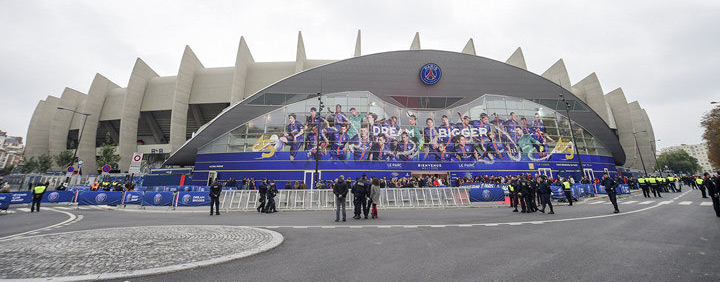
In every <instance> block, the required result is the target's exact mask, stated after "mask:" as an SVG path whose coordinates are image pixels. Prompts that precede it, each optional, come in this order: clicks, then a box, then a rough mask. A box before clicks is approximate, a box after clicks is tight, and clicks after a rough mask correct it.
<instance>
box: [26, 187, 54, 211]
mask: <svg viewBox="0 0 720 282" xmlns="http://www.w3.org/2000/svg"><path fill="white" fill-rule="evenodd" d="M48 186H50V182H45V183H41V184H38V185H36V186H35V187H34V188H33V191H32V192H33V197H32V204H31V206H30V212H35V210H36V208H35V207H37V211H38V212H40V201H42V197H43V194H45V190H46V189H47V187H48Z"/></svg>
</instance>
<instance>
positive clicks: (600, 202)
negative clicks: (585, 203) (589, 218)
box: [590, 201, 607, 205]
mask: <svg viewBox="0 0 720 282" xmlns="http://www.w3.org/2000/svg"><path fill="white" fill-rule="evenodd" d="M603 203H607V202H604V201H597V202H592V203H590V204H591V205H597V204H603Z"/></svg>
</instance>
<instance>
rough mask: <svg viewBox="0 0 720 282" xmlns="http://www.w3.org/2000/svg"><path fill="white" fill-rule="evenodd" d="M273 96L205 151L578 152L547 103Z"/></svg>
mask: <svg viewBox="0 0 720 282" xmlns="http://www.w3.org/2000/svg"><path fill="white" fill-rule="evenodd" d="M271 96H272V97H270V96H261V97H259V98H257V99H260V98H262V99H260V100H262V101H260V100H257V99H256V100H257V101H258V102H256V103H255V104H258V105H260V104H268V101H269V103H271V104H273V105H284V106H282V107H281V108H279V109H276V110H274V111H272V112H269V113H267V114H264V115H262V116H260V117H257V118H255V119H253V120H251V121H250V122H247V123H245V124H242V125H240V126H238V127H237V128H235V129H234V130H232V131H230V132H229V133H227V134H225V135H223V136H221V137H220V138H218V139H215V140H214V141H212V142H211V143H209V144H206V145H205V146H203V147H202V148H200V149H199V153H201V154H207V153H234V152H261V151H266V150H267V149H268V148H270V149H271V150H272V151H273V152H290V154H289V155H290V159H293V158H294V157H296V156H297V154H305V155H306V156H308V158H310V157H320V158H321V159H338V160H368V161H373V160H384V161H387V160H392V161H417V160H424V161H482V162H490V161H493V160H497V159H505V160H520V158H521V157H522V156H527V157H528V158H530V159H531V160H543V159H547V158H549V156H550V155H552V154H553V153H563V154H571V153H573V152H572V151H573V145H574V144H573V143H572V138H571V133H570V124H569V120H568V119H567V117H565V116H564V115H563V114H562V113H564V112H562V111H556V110H555V108H557V107H549V106H547V105H543V104H548V103H547V101H535V102H533V101H529V100H523V99H520V98H515V97H509V96H503V95H494V94H486V95H482V96H481V97H479V98H477V99H475V100H474V101H471V102H469V103H466V104H464V105H459V106H458V105H456V104H457V102H458V101H459V100H460V98H457V99H455V98H453V97H446V98H443V99H442V101H440V100H438V99H434V100H432V101H431V100H427V101H424V98H418V97H393V99H394V100H396V101H397V103H398V104H401V105H403V106H397V105H396V104H393V103H389V102H386V101H383V100H381V99H380V98H378V97H376V96H375V95H373V94H372V93H370V92H366V91H356V92H340V93H333V94H326V95H323V96H322V97H321V101H322V104H323V108H322V109H321V108H320V101H319V100H318V99H317V96H314V95H308V94H273V95H271ZM299 98H302V99H304V100H300V101H298V99H299ZM436 100H437V101H436ZM536 102H538V103H536ZM539 102H545V103H542V104H540V103H539ZM250 104H251V105H252V104H253V103H250ZM574 110H583V109H574ZM573 129H574V132H573V133H574V137H575V140H576V142H577V147H578V150H579V152H580V154H587V155H600V156H611V154H610V152H609V150H607V149H606V147H605V146H603V145H602V144H601V143H600V142H599V141H598V140H597V139H596V138H595V137H593V136H592V135H591V134H590V133H589V132H588V131H587V130H585V129H583V128H582V127H580V126H579V125H577V124H576V123H573Z"/></svg>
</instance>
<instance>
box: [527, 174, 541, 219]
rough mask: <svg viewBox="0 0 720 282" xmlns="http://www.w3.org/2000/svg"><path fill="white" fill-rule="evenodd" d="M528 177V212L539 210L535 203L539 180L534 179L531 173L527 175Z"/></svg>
mask: <svg viewBox="0 0 720 282" xmlns="http://www.w3.org/2000/svg"><path fill="white" fill-rule="evenodd" d="M526 179H527V185H528V186H527V194H525V203H527V206H528V212H536V211H538V208H537V204H536V203H535V195H536V194H537V190H538V189H537V187H538V184H537V180H535V179H532V177H531V176H530V175H527V176H526Z"/></svg>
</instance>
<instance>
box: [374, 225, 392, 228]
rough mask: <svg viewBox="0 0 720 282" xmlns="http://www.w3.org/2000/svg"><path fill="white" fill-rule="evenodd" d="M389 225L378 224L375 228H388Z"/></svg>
mask: <svg viewBox="0 0 720 282" xmlns="http://www.w3.org/2000/svg"><path fill="white" fill-rule="evenodd" d="M390 227H392V226H389V225H378V227H377V228H390Z"/></svg>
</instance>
